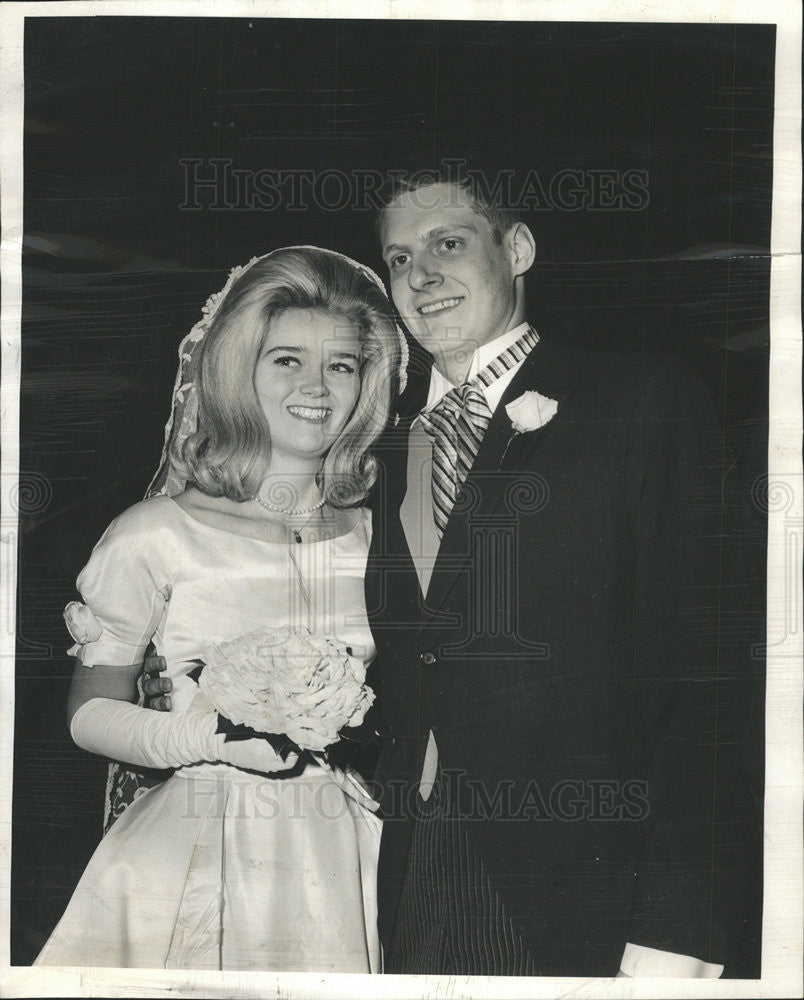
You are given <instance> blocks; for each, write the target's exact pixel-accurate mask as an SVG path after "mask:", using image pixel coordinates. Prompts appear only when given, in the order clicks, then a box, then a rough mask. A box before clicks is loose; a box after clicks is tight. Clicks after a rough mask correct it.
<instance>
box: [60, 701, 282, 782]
mask: <svg viewBox="0 0 804 1000" xmlns="http://www.w3.org/2000/svg"><path fill="white" fill-rule="evenodd" d="M217 726H218V713H217V712H215V711H214V710H207V711H203V712H197V711H189V712H177V713H175V714H174V713H169V712H154V711H151V710H150V709H147V708H140V707H139V706H138V705H130V704H129V703H128V702H125V701H116V700H115V699H113V698H90V700H89V701H86V702H84V704H83V705H82V706H81V707H80V708H79V709H78V711H77V712H76V713H75V715H73V718H72V722H71V723H70V734H71V735H72V737H73V739H74V740H75V742H76V743H77V744H78V745H79V746H80V747H83V748H84V750H89V751H90V752H91V753H96V754H99V755H100V756H101V757H110V758H111V759H112V760H122V761H125V762H126V763H128V764H138V765H139V766H140V767H157V768H168V767H182V766H184V765H185V764H198V763H201V762H203V761H206V762H218V761H220V762H222V763H224V764H232V765H233V766H234V767H239V768H242V769H243V770H248V771H260V772H261V773H263V774H274V773H276V772H279V771H286V770H288V769H290V768H292V767H293V766H294V765H295V763H296V761H297V760H298V755H297V754H292V753H291V754H288V758H287V760H284V761H283V760H282V758H281V757H280V756H279V754H278V753H277V752H276V751H275V750H274V749H273V747H272V746H271V745H270V743H268V742H267V741H266V740H262V739H256V738H255V739H249V740H230V741H229V742H228V743H227V742H226V741H225V736H224V735H223V734H218V733H216V732H215V730H216V729H217Z"/></svg>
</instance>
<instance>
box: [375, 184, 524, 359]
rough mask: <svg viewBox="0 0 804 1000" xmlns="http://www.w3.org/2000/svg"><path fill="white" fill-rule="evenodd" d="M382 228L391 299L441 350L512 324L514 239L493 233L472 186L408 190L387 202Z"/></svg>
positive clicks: (418, 333)
mask: <svg viewBox="0 0 804 1000" xmlns="http://www.w3.org/2000/svg"><path fill="white" fill-rule="evenodd" d="M380 236H381V240H382V251H383V258H384V259H385V262H386V264H387V265H388V270H389V273H390V284H391V295H392V296H393V300H394V304H395V305H396V307H397V309H398V310H399V314H400V316H401V317H402V319H403V320H404V322H405V325H406V326H407V328H408V330H410V332H411V333H412V334H413V336H414V337H416V339H417V340H418V341H419V342H420V343H421V344H422V345H423V346H424V347H426V348H427V349H428V350H430V351H431V352H432V353H434V354H435V355H436V356H437V355H438V354H439V353H441V352H445V351H446V352H453V351H455V350H456V349H460V350H461V351H463V352H466V351H469V352H471V351H474V350H476V349H477V348H478V347H479V346H481V345H482V344H485V343H487V342H488V341H490V340H492V339H493V338H494V337H497V336H500V335H501V334H503V333H505V332H506V330H508V329H510V327H511V326H512V325H515V320H517V315H516V314H517V300H516V292H515V284H514V282H515V277H516V273H515V269H514V265H513V260H512V251H511V246H510V240H509V239H507V238H506V235H505V234H504V235H503V236H502V239H501V240H500V241H499V242H498V241H497V240H495V238H494V232H493V230H492V227H491V224H490V223H489V222H488V220H487V219H484V218H483V216H481V215H478V213H477V212H476V211H475V207H474V203H473V201H472V198H471V196H470V194H469V193H468V192H466V191H464V190H462V189H461V188H458V187H455V186H453V185H451V184H431V185H429V186H428V187H424V188H418V189H417V190H415V191H407V192H405V193H404V194H401V195H399V196H398V197H397V198H395V199H394V200H393V201H392V202H391V203H390V204H389V205H388V206H387V207H386V209H385V211H384V212H383V217H382V225H381V231H380Z"/></svg>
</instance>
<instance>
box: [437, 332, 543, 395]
mask: <svg viewBox="0 0 804 1000" xmlns="http://www.w3.org/2000/svg"><path fill="white" fill-rule="evenodd" d="M529 327H530V323H520V324H519V326H515V327H514V328H513V330H508V331H506V332H505V333H503V334H500V336H499V337H495V338H494V340H490V341H489V342H488V343H487V344H482V345H481V346H480V347H478V349H477V350H476V351H475V353H474V355H473V356H472V363H471V364H470V365H469V371H468V372H467V374H466V381H467V382H468V381H469V380H470V379H472V378H474V376H475V375H477V373H478V372H479V371H480V370H481V369H482V368H485V367H486V365H487V364H488V363H489V361H493V360H494V359H495V358H496V357H497V355H499V354H502V352H503V351H504V350H505V349H506V348H507V347H510V346H511V344H514V343H516V341H517V340H519V338H520V337H521V336H522V334H523V333H525V331H526V330H528V329H529ZM454 388H455V385H454V384H453V383H452V382H450V380H449V379H448V378H447V377H446V376H445V375H442V374H441V372H440V371H439V370H438V369H437V368H436V366H435V365H433V367H432V368H431V369H430V391H429V392H428V394H427V403H426V405H425V406H424V407H423V409H424V410H429V409H430V408H431V407H433V406H435V405H436V403H437V402H438V401H439V400H440V399H442V398H443V397H444V396H446V394H447V393H448V392H449V391H450V389H454Z"/></svg>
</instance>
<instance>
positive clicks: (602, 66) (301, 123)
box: [11, 17, 775, 964]
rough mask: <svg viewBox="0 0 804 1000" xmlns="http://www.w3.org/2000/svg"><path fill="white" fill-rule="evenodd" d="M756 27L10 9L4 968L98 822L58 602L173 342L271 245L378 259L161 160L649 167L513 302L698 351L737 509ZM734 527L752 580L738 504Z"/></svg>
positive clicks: (147, 409) (760, 40) (153, 460)
mask: <svg viewBox="0 0 804 1000" xmlns="http://www.w3.org/2000/svg"><path fill="white" fill-rule="evenodd" d="M774 41H775V35H774V28H773V27H772V26H751V25H739V26H734V25H729V26H720V25H717V26H712V25H648V24H642V25H637V24H628V25H624V24H582V23H579V24H552V23H513V24H512V23H495V22H449V23H448V22H424V21H419V22H402V21H400V22H393V23H392V22H383V21H337V20H331V21H324V20H312V21H310V20H287V21H286V20H248V19H230V20H223V19H206V18H205V19H189V18H140V17H125V18H116V17H97V18H64V19H58V18H32V19H28V21H27V23H26V39H25V71H26V89H25V101H26V107H25V110H26V123H25V196H26V204H25V252H24V258H23V264H24V304H23V369H22V387H21V388H22V400H21V407H22V410H21V434H22V440H21V446H22V458H21V467H20V474H21V487H20V495H19V507H20V517H21V526H20V547H19V561H20V565H19V579H20V592H19V600H18V609H19V611H18V614H19V618H18V662H17V691H16V731H15V761H16V763H15V774H14V826H13V864H12V955H11V960H12V963H14V964H25V963H28V962H30V961H32V959H33V958H34V957H35V955H36V953H37V952H38V950H39V948H40V947H41V945H42V944H43V943H44V940H45V938H46V937H47V935H48V934H49V932H50V930H51V929H52V927H53V925H54V924H55V922H56V920H57V919H58V917H59V916H60V914H61V912H62V910H63V909H64V906H65V905H66V903H67V900H68V898H69V895H70V893H71V891H72V889H73V888H74V885H75V883H76V881H77V879H78V877H79V876H80V873H81V871H82V870H83V867H84V866H85V864H86V862H87V860H88V858H89V856H90V854H91V852H92V850H93V849H94V847H95V845H96V843H97V841H98V839H99V837H100V830H101V818H102V809H103V796H104V782H105V772H106V769H105V765H104V764H103V762H102V761H100V760H99V759H97V758H94V757H91V756H90V755H89V754H86V753H84V752H83V751H80V750H78V749H76V748H74V747H73V746H72V745H71V743H70V740H69V736H68V733H67V730H66V725H65V722H64V705H65V701H66V694H67V686H68V678H69V675H70V672H71V663H70V662H69V661H68V658H67V657H66V656H65V655H64V652H65V650H66V648H67V647H68V646H69V644H70V640H69V638H68V636H67V633H66V631H65V629H64V626H63V623H62V619H61V610H62V608H63V606H64V604H65V602H66V601H67V600H70V599H72V598H73V597H74V596H75V592H74V580H75V577H76V575H77V573H78V571H79V570H80V568H81V567H82V566H83V564H84V563H85V561H86V559H87V557H88V555H89V552H90V550H91V548H92V545H93V544H94V542H95V541H96V540H97V538H98V537H99V535H100V533H101V532H102V530H103V528H104V527H105V526H106V524H107V523H108V522H109V521H110V520H111V519H112V518H113V517H114V516H115V515H116V514H118V513H119V512H120V511H121V510H122V509H123V508H125V507H127V506H128V505H130V504H131V503H133V502H135V501H136V500H138V499H139V498H141V496H142V494H143V492H144V490H145V487H146V485H147V483H148V481H149V479H150V476H151V474H152V473H153V471H154V469H155V466H156V464H157V462H158V458H159V452H160V449H161V445H162V436H163V426H164V422H165V419H166V417H167V415H168V412H169V405H170V390H171V386H172V383H173V378H174V373H175V350H176V346H177V345H178V341H179V339H180V338H181V336H182V335H183V334H184V333H186V332H187V331H188V330H189V329H190V327H191V326H192V324H193V323H194V322H195V321H196V319H197V318H198V316H199V314H200V308H201V306H202V305H203V303H204V301H205V300H206V298H207V296H208V295H209V294H210V293H211V292H213V291H216V290H218V289H219V288H220V287H221V286H222V285H223V283H224V281H225V277H226V273H227V271H228V269H229V268H230V267H231V266H233V265H234V264H238V263H244V262H246V261H247V260H248V259H249V258H250V257H251V256H252V255H254V254H258V253H263V252H265V251H267V250H269V249H271V248H273V247H276V246H282V245H286V244H290V243H313V244H319V245H322V246H330V247H333V248H337V249H340V250H343V251H344V252H346V253H349V254H351V255H352V256H354V257H356V258H358V259H360V260H363V261H365V262H366V263H369V264H371V265H372V266H374V267H375V269H377V270H378V271H380V272H381V273H382V264H381V261H380V258H379V254H378V252H377V248H376V246H375V242H374V237H373V231H372V221H373V215H372V212H371V210H370V208H369V207H361V206H354V205H352V206H349V205H341V206H340V207H337V208H335V207H333V206H330V208H327V207H326V206H319V207H318V208H316V207H315V206H313V205H310V206H309V207H308V208H307V209H306V210H304V209H292V208H289V207H288V205H287V204H286V203H285V204H283V205H280V206H279V207H278V208H276V209H274V210H267V209H265V208H263V209H262V210H261V209H260V208H259V207H258V206H252V207H251V208H249V206H248V204H247V203H245V204H244V202H243V199H242V198H241V199H240V201H239V203H238V200H237V196H236V192H235V194H234V195H232V193H231V192H232V187H231V185H230V187H229V191H228V193H227V194H223V193H222V191H219V193H218V195H216V194H215V192H211V191H207V192H206V193H205V194H201V195H199V201H200V204H201V206H202V207H201V208H200V209H198V210H191V209H188V208H187V207H184V208H182V205H185V206H186V203H187V200H188V198H187V194H186V191H185V180H186V173H187V168H185V167H183V166H182V164H181V162H180V161H181V160H182V159H186V158H196V159H201V160H203V161H205V163H204V164H203V165H202V166H201V167H199V168H198V169H199V171H201V172H202V173H203V172H206V173H207V174H208V173H209V172H210V171H211V169H212V168H211V167H210V166H209V165H208V163H207V162H206V161H208V160H209V159H210V158H220V159H228V160H231V161H232V168H233V169H236V170H251V171H259V170H266V169H267V170H279V169H282V170H304V171H312V172H314V174H315V173H318V174H320V172H321V171H325V170H330V169H333V168H337V169H339V170H341V171H344V172H346V173H347V174H349V172H350V171H360V170H363V171H365V170H377V171H385V170H388V169H392V168H396V167H400V166H405V165H409V164H410V163H411V162H415V158H417V157H418V158H419V159H420V161H421V162H422V164H424V165H426V164H427V163H429V162H432V161H438V160H439V159H440V158H442V157H446V156H450V157H453V156H459V157H463V158H465V159H468V160H470V161H471V162H472V163H473V164H477V165H478V166H481V167H484V168H486V169H490V170H495V169H500V168H512V169H514V170H517V171H520V172H522V171H525V170H527V169H535V170H536V171H537V173H538V175H539V177H540V178H541V179H543V180H544V181H545V183H547V182H549V181H550V178H551V177H553V176H554V175H555V174H556V173H557V172H559V171H562V170H567V169H580V170H590V169H603V170H618V171H628V170H643V171H647V177H648V182H647V190H648V195H649V199H648V203H647V205H642V206H641V207H639V208H638V210H636V211H628V210H625V209H622V210H617V211H601V210H599V209H598V208H597V207H595V206H592V207H587V208H581V209H579V210H576V211H570V210H566V209H561V208H553V209H549V208H546V209H544V210H539V211H534V212H533V214H532V217H531V219H530V222H531V225H532V228H533V230H534V233H535V234H536V238H537V242H538V243H539V261H538V263H537V265H536V266H535V268H534V269H533V272H532V274H531V275H530V276H529V288H528V295H529V303H530V316H531V318H532V320H533V321H534V322H535V324H536V325H537V328H538V329H539V331H540V332H541V333H542V334H543V335H545V336H552V337H554V338H556V339H559V340H562V341H564V342H565V343H568V344H573V345H578V346H594V347H598V348H604V349H610V350H612V351H648V352H661V353H666V354H673V355H676V356H679V357H683V358H685V359H687V360H688V361H690V362H691V363H692V364H694V365H695V366H696V367H697V368H698V369H699V371H700V372H701V374H702V375H703V376H704V378H705V380H706V381H707V383H708V385H709V387H710V389H711V391H712V394H713V397H714V399H715V402H716V405H717V408H718V410H719V413H720V415H721V418H722V420H723V423H724V428H725V432H726V439H727V444H728V446H729V447H731V448H732V449H733V450H734V452H735V454H736V456H737V462H738V470H739V479H740V481H741V482H742V484H743V486H744V488H745V491H746V495H747V496H749V495H754V496H755V497H756V496H757V495H759V494H761V488H760V489H758V488H757V481H758V480H761V477H762V475H763V473H764V471H765V468H766V434H767V356H768V289H769V276H770V255H769V244H770V222H771V215H770V212H771V167H772V162H771V141H772V122H773V58H774ZM226 197H228V198H229V199H230V201H231V202H232V207H229V208H227V207H226V206H225V205H223V204H222V201H223V199H224V198H226ZM216 206H217V207H216ZM752 490H753V493H752ZM751 516H752V518H753V532H754V535H753V537H752V538H750V539H747V540H746V544H747V545H749V546H752V547H753V553H754V554H753V559H754V565H755V569H756V583H757V594H758V595H761V594H762V593H764V576H763V574H764V530H765V524H764V512H763V510H762V504H761V502H760V503H758V504H755V505H754V506H753V507H751ZM754 624H755V623H750V624H748V625H746V636H747V641H749V640H750V639H751V636H752V635H754V634H755V633H754V632H752V629H753V627H754ZM757 669H759V666H758V667H757ZM154 850H158V844H155V845H154ZM143 864H147V858H143Z"/></svg>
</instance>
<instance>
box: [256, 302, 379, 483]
mask: <svg viewBox="0 0 804 1000" xmlns="http://www.w3.org/2000/svg"><path fill="white" fill-rule="evenodd" d="M254 388H255V390H256V393H257V399H258V401H259V404H260V406H261V407H262V410H263V413H264V414H265V418H266V420H267V421H268V427H269V429H270V433H271V455H272V464H275V463H277V462H280V461H281V462H282V463H284V462H286V461H287V460H288V459H291V460H292V459H295V460H297V461H298V459H299V458H302V459H304V458H315V459H317V458H318V457H319V456H320V455H322V454H323V453H324V452H325V451H326V450H327V449H328V448H329V447H330V446H331V445H332V443H333V441H334V440H335V439H336V438H337V436H338V435H339V434H340V432H341V431H342V430H343V428H344V426H345V425H346V423H347V421H348V420H349V417H350V416H351V414H352V411H353V410H354V407H355V403H356V402H357V398H358V396H359V395H360V344H359V332H358V329H357V327H356V325H355V324H354V323H352V322H350V321H349V320H348V319H347V318H346V317H344V316H341V315H340V314H338V313H335V312H328V311H325V310H323V309H299V308H292V309H286V310H285V311H284V312H282V313H280V315H279V316H277V317H276V318H275V319H274V320H272V322H271V324H270V326H269V328H268V332H267V334H266V338H265V344H264V346H263V350H262V352H261V355H260V358H259V360H258V361H257V367H256V370H255V372H254Z"/></svg>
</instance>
